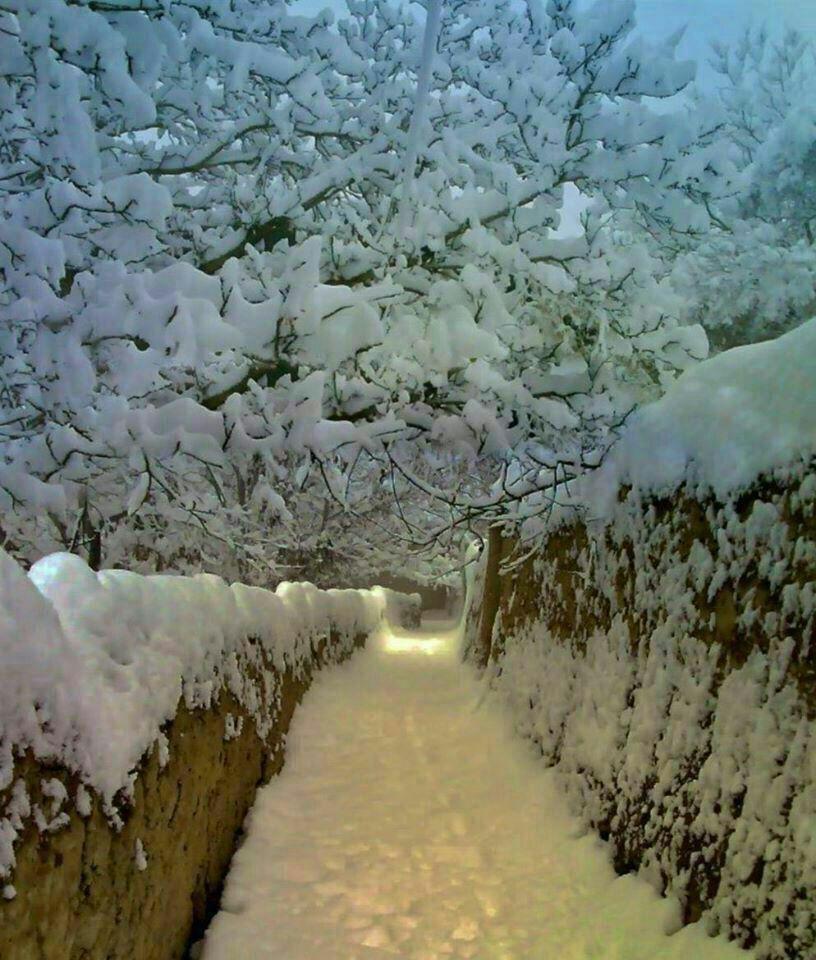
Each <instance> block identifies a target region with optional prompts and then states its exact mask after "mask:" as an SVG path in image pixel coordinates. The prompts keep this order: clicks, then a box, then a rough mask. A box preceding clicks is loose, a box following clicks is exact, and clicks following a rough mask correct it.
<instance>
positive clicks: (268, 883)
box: [198, 631, 749, 960]
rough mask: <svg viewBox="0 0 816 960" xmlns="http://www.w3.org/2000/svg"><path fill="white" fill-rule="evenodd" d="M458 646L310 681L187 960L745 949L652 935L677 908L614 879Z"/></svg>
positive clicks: (413, 959)
mask: <svg viewBox="0 0 816 960" xmlns="http://www.w3.org/2000/svg"><path fill="white" fill-rule="evenodd" d="M455 647H456V638H455V637H454V636H453V635H452V634H444V633H440V632H438V631H437V632H431V633H426V634H424V635H418V636H414V637H411V636H404V635H396V636H391V635H386V636H384V637H382V638H381V639H380V640H379V641H377V642H371V643H370V644H369V647H368V648H367V649H366V650H365V651H364V652H361V653H359V654H357V655H355V657H354V658H353V659H352V660H351V661H350V662H348V663H346V664H345V665H343V666H341V667H339V668H337V669H334V670H332V671H330V672H328V673H325V674H323V675H321V676H320V677H319V678H318V680H317V681H316V682H315V684H314V685H313V687H312V688H311V690H310V691H309V693H308V694H307V695H306V698H305V700H304V702H303V704H302V706H301V707H300V708H299V710H298V712H297V713H296V715H295V719H294V723H293V726H292V729H291V732H290V734H289V742H288V752H287V760H286V766H285V768H284V770H283V772H282V773H281V774H280V776H279V777H277V778H276V779H275V780H274V781H273V782H272V783H271V784H269V785H268V786H267V787H265V788H264V789H263V790H261V791H260V792H259V794H258V799H257V801H256V804H255V807H254V809H253V810H252V812H251V814H250V817H249V820H248V836H247V838H246V840H245V841H244V843H243V845H242V846H241V848H240V849H239V850H238V852H237V853H236V855H235V859H234V861H233V864H232V868H231V872H230V874H229V877H228V880H227V884H226V888H225V892H224V897H223V901H222V910H221V912H220V913H219V914H217V916H216V917H215V919H214V920H213V922H212V924H211V926H210V928H209V930H208V932H207V935H206V938H205V940H204V942H203V950H201V953H200V956H201V957H202V960H244V958H246V957H250V956H251V957H253V958H258V960H263V958H275V960H315V958H318V957H319V958H320V960H356V958H358V960H377V958H382V960H386V958H393V957H402V958H406V960H445V958H451V960H469V958H478V960H590V958H595V960H687V958H689V957H693V958H694V960H739V958H743V960H745V958H747V957H748V956H749V955H748V954H746V953H745V952H743V951H741V950H739V949H737V948H736V947H735V946H734V945H732V944H728V943H725V942H724V941H722V940H710V939H708V938H707V937H706V936H705V934H704V932H703V930H702V928H701V926H700V925H694V926H691V927H685V928H683V929H681V930H680V931H679V932H674V933H673V934H672V935H670V936H669V935H667V933H670V932H671V931H675V930H677V927H678V923H677V906H676V904H674V903H673V902H671V901H668V900H662V899H660V898H659V897H658V896H657V894H656V893H655V892H654V890H653V889H652V888H651V887H650V886H648V885H647V884H646V883H645V882H644V881H642V880H639V879H637V878H635V877H634V876H626V877H616V876H615V874H614V871H613V870H612V867H611V866H610V864H609V860H608V857H607V853H606V850H605V845H604V844H603V843H602V842H601V841H600V840H598V839H597V838H596V837H594V836H593V835H583V836H581V835H580V834H579V828H578V824H577V821H576V820H574V819H573V818H572V817H571V816H570V815H569V814H568V812H567V810H566V807H565V803H564V800H563V798H562V797H561V795H560V793H559V791H558V788H557V786H556V784H555V781H554V776H553V773H552V771H549V770H547V769H545V768H544V767H543V766H542V764H541V761H540V758H539V757H537V756H536V755H535V754H534V753H533V752H532V750H531V747H530V746H529V745H528V744H526V743H524V742H523V741H520V740H519V739H518V737H517V736H515V734H514V733H513V732H512V729H511V727H510V723H509V719H508V717H507V716H506V715H505V714H504V713H503V712H502V711H501V708H500V707H499V706H498V704H497V703H496V702H495V701H493V700H491V699H487V700H486V702H484V703H481V702H480V688H479V686H478V685H477V682H476V680H475V679H474V675H473V674H472V673H471V672H470V671H469V670H468V669H467V668H465V667H462V666H461V664H460V663H459V661H458V658H457V656H456V654H455ZM201 946H202V945H199V948H198V949H201Z"/></svg>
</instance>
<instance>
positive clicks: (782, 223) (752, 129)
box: [674, 30, 816, 348]
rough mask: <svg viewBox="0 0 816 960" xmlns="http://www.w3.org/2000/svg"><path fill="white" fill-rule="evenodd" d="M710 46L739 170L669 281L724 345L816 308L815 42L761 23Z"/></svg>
mask: <svg viewBox="0 0 816 960" xmlns="http://www.w3.org/2000/svg"><path fill="white" fill-rule="evenodd" d="M714 54H715V56H714V62H713V65H714V68H715V70H716V73H717V76H718V80H719V84H718V87H717V91H716V98H717V103H716V107H715V109H716V111H717V113H718V116H719V127H720V136H721V137H722V139H723V140H724V141H725V142H727V143H728V144H730V146H731V149H732V153H733V156H734V158H735V162H736V164H737V166H738V168H739V169H740V171H741V174H742V176H741V181H740V183H739V186H738V188H737V189H735V190H734V192H733V194H732V196H731V197H729V198H728V199H727V200H725V201H724V202H721V203H720V204H719V205H718V206H717V209H716V213H715V214H714V215H713V216H712V222H713V228H712V231H711V233H710V235H709V236H708V237H707V238H706V240H705V242H704V243H702V244H701V245H699V246H697V247H696V248H695V249H694V250H693V251H691V252H690V253H687V254H685V255H684V256H681V257H680V258H679V260H678V262H677V265H676V269H675V274H674V280H675V283H676V285H677V288H678V291H679V292H680V293H681V295H682V296H683V297H684V299H685V300H686V303H687V305H688V306H687V312H686V316H687V317H688V319H690V320H692V321H697V322H700V323H702V324H703V325H704V326H705V327H706V329H707V331H708V333H709V337H710V338H711V341H712V343H713V344H714V345H715V346H716V347H718V348H723V347H728V346H733V345H735V344H739V343H749V342H752V341H755V340H763V339H767V338H768V337H773V336H777V335H779V334H780V333H784V332H785V330H787V329H790V328H791V327H793V326H796V325H797V324H799V323H801V322H802V321H803V320H806V319H808V318H809V317H810V316H812V315H813V314H814V312H816V108H814V103H816V50H815V49H814V47H813V44H812V43H811V42H809V41H808V40H806V39H805V38H804V37H803V36H802V35H801V34H799V33H797V32H795V31H788V32H787V33H785V34H784V35H783V36H782V37H781V39H778V40H773V39H771V37H770V36H769V34H768V32H767V31H765V30H759V31H756V32H747V33H746V34H745V35H744V36H743V38H742V40H741V41H740V43H739V44H737V45H736V46H735V47H733V48H729V47H725V46H716V47H715V49H714ZM710 107H711V104H710V103H708V104H706V103H705V102H701V104H700V108H701V109H710Z"/></svg>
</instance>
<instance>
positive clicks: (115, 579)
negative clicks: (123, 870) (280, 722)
mask: <svg viewBox="0 0 816 960" xmlns="http://www.w3.org/2000/svg"><path fill="white" fill-rule="evenodd" d="M389 593H390V591H387V590H383V589H382V588H374V589H372V590H318V589H317V588H316V587H314V586H313V585H311V584H308V583H283V584H280V585H279V586H278V588H277V590H275V591H274V592H273V591H269V590H263V589H260V588H257V587H247V586H244V585H241V584H233V585H232V586H229V585H228V584H227V583H225V582H224V581H223V580H222V579H221V578H219V577H216V576H213V575H210V574H200V575H198V576H194V577H181V576H142V575H140V574H136V573H131V572H128V571H124V570H105V571H102V572H100V573H99V574H96V573H94V572H93V571H92V570H90V569H89V568H88V566H87V565H86V564H85V563H84V561H82V560H81V559H80V558H78V557H76V556H73V555H71V554H66V553H60V554H53V555H51V556H48V557H45V558H44V559H43V560H40V561H39V562H38V563H36V564H35V565H34V566H33V567H32V568H31V571H30V572H29V573H28V574H26V573H25V571H24V570H23V569H22V568H21V567H19V566H18V565H17V563H16V562H15V561H14V560H13V559H12V558H11V557H10V556H9V555H8V554H6V553H5V552H4V551H2V550H0V790H4V789H5V788H7V787H8V786H9V784H10V783H11V780H12V777H13V775H14V756H15V754H16V755H18V756H19V755H21V754H22V753H23V752H25V751H26V750H30V751H31V752H32V753H33V754H34V756H35V757H36V758H37V759H38V760H41V761H48V762H51V761H54V762H58V763H61V764H63V765H64V766H65V767H67V768H68V769H69V770H71V771H73V772H75V773H77V774H78V775H79V776H80V778H81V780H82V782H83V783H85V784H86V785H88V786H90V787H93V788H94V789H95V790H97V791H98V792H99V794H100V795H101V796H102V798H103V799H104V800H105V801H106V802H108V803H110V802H112V800H113V798H114V797H115V796H116V795H117V793H119V791H122V790H125V791H126V792H128V791H129V790H130V789H132V780H133V775H132V771H133V770H134V769H135V768H136V767H137V765H138V763H139V761H140V759H141V758H142V756H143V755H144V754H145V752H146V751H148V750H149V749H150V748H151V747H152V745H153V744H154V743H156V742H157V741H160V738H161V736H162V733H161V728H162V725H163V724H165V723H166V722H167V721H168V720H170V719H172V718H173V717H174V716H175V714H176V711H177V709H178V705H179V702H180V698H181V697H182V696H183V697H184V701H185V703H186V704H187V706H188V707H191V708H192V707H206V706H210V705H211V704H212V702H213V701H214V699H215V698H216V697H217V696H218V694H219V692H220V691H221V690H222V689H228V690H229V691H230V692H231V693H233V694H234V695H235V696H236V697H237V698H238V700H239V701H240V702H242V703H244V704H246V705H247V706H248V708H249V710H250V713H251V714H252V715H253V717H254V719H255V721H256V725H257V726H258V728H259V734H260V735H261V736H263V734H264V730H263V729H262V728H263V726H264V725H265V724H268V723H269V722H271V721H270V716H269V709H268V705H267V704H266V703H265V700H266V697H265V696H260V695H259V694H258V691H257V689H256V685H253V683H251V682H250V681H249V680H248V679H247V677H248V672H249V673H251V672H252V671H253V670H254V671H255V673H256V674H258V675H260V676H261V678H263V673H264V670H265V669H266V667H265V664H270V663H271V665H272V666H273V667H274V668H275V669H276V670H279V671H283V670H290V671H292V672H293V673H294V674H295V675H297V674H299V672H300V671H301V670H302V669H304V668H305V667H306V665H307V664H308V663H309V661H310V659H311V658H312V656H313V654H314V652H315V649H316V648H317V646H318V644H319V643H321V642H322V641H323V640H325V639H328V638H329V636H330V635H332V634H334V635H339V636H341V637H343V638H348V637H351V636H356V635H360V634H367V633H371V632H372V631H374V630H376V629H377V628H378V627H379V626H380V624H381V623H382V622H383V620H384V618H385V617H386V615H387V612H388V611H387V608H388V607H389V601H390V600H391V601H392V598H389ZM390 605H391V606H393V602H391V604H390ZM2 865H3V849H2V837H0V875H2Z"/></svg>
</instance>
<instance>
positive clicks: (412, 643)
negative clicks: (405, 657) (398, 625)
mask: <svg viewBox="0 0 816 960" xmlns="http://www.w3.org/2000/svg"><path fill="white" fill-rule="evenodd" d="M447 647H448V643H447V641H445V640H440V639H438V638H436V637H430V638H427V639H426V638H425V637H397V636H394V634H393V633H392V634H389V635H388V636H387V637H384V638H383V650H384V651H385V652H386V653H424V654H425V655H426V656H429V657H433V656H436V655H437V654H440V653H442V652H443V651H444V650H445V649H446V648H447Z"/></svg>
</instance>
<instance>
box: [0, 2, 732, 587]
mask: <svg viewBox="0 0 816 960" xmlns="http://www.w3.org/2000/svg"><path fill="white" fill-rule="evenodd" d="M633 9H634V5H633V3H629V2H627V3H619V4H615V5H614V6H611V5H609V4H606V3H599V4H597V5H596V6H595V7H593V8H592V9H591V10H590V11H588V12H586V13H582V14H581V16H580V17H578V16H577V15H576V12H575V8H574V4H573V2H571V0H550V2H548V3H547V4H546V7H541V6H540V5H539V4H538V3H536V2H534V0H529V2H525V3H522V4H517V3H511V2H509V0H508V2H505V0H501V2H498V3H496V2H492V0H491V2H489V3H488V2H482V0H448V2H446V3H445V4H444V8H443V16H442V21H441V26H440V35H439V44H438V51H437V53H436V56H435V57H434V60H433V63H432V69H431V70H430V84H429V85H430V97H429V102H428V109H427V115H426V119H425V121H424V123H417V124H415V125H414V126H415V129H414V131H413V132H414V133H415V134H416V135H417V136H418V137H419V142H418V143H414V144H413V153H414V154H415V155H416V157H417V165H416V172H415V176H414V178H413V181H412V182H411V189H410V191H408V192H407V193H406V195H405V196H402V197H401V195H400V184H401V182H402V177H401V175H400V172H401V165H402V163H403V162H404V158H405V157H406V156H407V155H408V154H409V147H410V146H411V144H409V142H408V136H409V132H410V131H411V117H412V113H413V105H414V92H415V88H416V78H417V75H418V73H419V71H420V68H421V62H420V51H421V42H420V38H421V32H422V24H421V23H419V22H417V21H416V20H415V19H414V17H413V15H412V14H411V12H410V10H409V9H407V8H405V7H402V6H398V5H390V4H389V3H387V2H385V0H352V2H351V3H350V5H349V11H350V12H349V15H348V17H346V18H344V19H341V20H340V21H339V22H338V23H337V24H336V25H333V24H332V22H331V19H330V16H329V15H328V14H321V15H319V16H318V17H315V18H306V17H301V16H294V15H291V14H290V13H289V12H288V10H287V8H286V6H285V4H284V3H282V2H278V3H268V2H264V3H259V2H254V0H232V2H229V3H227V2H221V0H185V2H180V0H5V2H4V3H3V6H2V10H3V12H2V21H0V23H1V24H2V32H1V33H0V36H1V37H2V41H1V42H2V48H1V49H0V54H2V57H0V60H2V63H3V64H4V65H5V66H4V68H3V69H4V78H5V80H6V82H7V91H6V96H5V99H4V101H3V102H2V104H0V134H2V136H0V140H2V143H3V147H2V150H3V153H2V155H1V156H0V159H1V160H2V174H1V175H0V177H1V178H0V203H2V207H3V212H4V218H3V222H2V226H0V270H2V274H3V279H4V289H5V293H4V294H3V299H2V301H0V309H2V312H3V320H4V325H3V333H2V337H3V344H2V346H3V355H4V357H5V361H4V363H3V366H2V369H1V370H0V382H2V390H3V405H4V419H3V423H2V428H1V429H2V438H3V462H2V465H1V466H0V486H2V490H3V491H4V497H5V505H6V506H7V507H8V508H9V511H10V513H11V519H10V520H9V521H8V523H7V530H6V533H7V536H8V537H9V539H10V543H11V545H13V546H14V547H15V548H16V550H17V552H18V554H19V555H22V556H28V557H30V556H32V555H34V554H37V553H38V552H41V551H42V550H44V549H48V548H52V547H53V546H55V545H57V544H61V545H63V546H66V547H74V548H76V547H77V546H78V545H79V544H80V543H81V542H82V541H87V542H88V543H90V542H97V541H98V538H99V536H100V532H102V534H104V538H103V539H104V543H105V545H106V550H107V553H106V556H105V558H104V559H105V562H110V561H111V560H112V559H113V560H116V561H118V560H119V558H120V557H121V558H122V559H123V560H124V559H125V557H126V554H127V551H128V550H133V551H135V552H136V553H139V554H141V552H148V553H149V552H150V551H156V552H158V553H160V554H161V555H162V556H163V557H164V558H165V559H164V561H163V562H172V563H173V564H174V565H177V564H178V563H182V562H187V561H185V558H193V557H204V558H205V560H206V562H207V563H208V564H210V565H212V566H216V567H221V568H224V565H225V564H226V560H225V555H229V556H230V557H233V558H236V557H237V558H238V559H237V560H236V561H235V562H236V563H238V566H239V567H241V565H242V564H243V565H244V566H246V564H250V565H252V564H256V563H260V564H261V565H262V566H263V556H264V552H265V551H267V550H268V549H269V547H270V545H271V544H273V543H276V542H277V541H276V540H275V536H277V534H274V533H270V528H271V527H274V528H275V529H278V528H280V530H284V529H285V527H286V523H287V522H288V520H287V514H286V511H288V512H289V514H290V515H292V516H297V515H298V510H297V507H296V506H295V508H294V509H293V504H292V503H291V502H286V504H285V507H284V506H283V505H282V502H281V501H282V498H281V494H280V492H279V491H281V490H283V491H284V492H285V493H286V495H287V496H289V495H290V494H291V496H292V497H294V498H295V499H297V496H299V493H298V494H297V495H296V494H295V492H294V491H290V490H289V488H288V486H287V484H288V483H289V477H290V475H291V474H295V475H297V474H298V473H299V471H301V470H303V471H305V475H306V476H313V475H314V476H318V475H319V477H320V479H321V480H322V481H323V482H324V483H329V478H330V477H331V476H333V475H335V474H336V475H337V476H338V477H341V478H345V480H346V482H345V483H337V484H336V489H334V490H332V489H331V487H330V486H327V488H326V491H327V494H328V495H329V496H330V497H331V498H332V499H333V500H335V501H337V502H338V506H341V507H342V508H343V510H345V511H346V512H347V513H350V512H351V511H352V510H353V509H356V508H355V507H354V504H352V503H350V502H348V501H344V499H343V498H344V497H347V495H348V494H347V493H346V492H345V491H347V490H348V491H350V490H352V489H353V488H355V486H356V485H358V484H360V483H362V482H363V481H362V480H360V479H359V476H360V475H359V474H358V479H357V480H355V481H354V482H348V478H349V476H350V475H352V471H353V470H357V471H360V470H363V473H364V476H365V477H366V478H367V479H366V480H365V483H366V484H367V490H368V495H369V497H370V498H372V500H373V501H376V502H377V503H380V502H381V500H380V495H381V493H382V491H383V489H386V490H387V488H388V486H389V485H391V486H392V487H393V486H394V485H395V484H396V483H397V480H396V479H395V478H396V477H399V481H398V482H399V484H400V485H401V486H402V487H403V488H404V490H406V491H407V490H408V489H409V488H410V489H412V490H413V491H414V493H413V494H412V495H411V496H414V497H416V498H417V501H418V502H421V503H422V504H423V505H422V506H421V507H418V508H417V509H418V510H419V511H420V513H422V515H423V516H424V518H425V520H426V521H428V522H429V523H430V524H431V529H432V531H433V530H434V529H437V528H435V527H434V522H433V520H431V519H429V518H430V517H432V516H433V511H434V510H437V509H439V508H440V505H441V509H442V511H443V513H444V518H443V519H442V520H441V521H440V523H441V526H440V527H439V528H438V530H443V529H445V530H456V531H459V530H461V529H467V528H469V527H471V526H472V525H473V523H474V522H476V520H478V518H485V517H492V516H495V515H500V514H501V513H502V511H504V512H505V513H507V511H508V509H509V510H510V512H512V511H514V510H516V509H517V505H518V503H519V502H520V500H522V499H523V498H524V497H526V496H528V495H529V494H530V493H531V492H534V491H536V490H540V489H545V488H548V487H549V486H550V485H551V484H552V482H553V479H554V478H559V479H567V478H569V477H570V476H573V475H575V474H576V472H579V471H580V470H582V469H585V468H587V467H591V466H593V465H594V464H595V463H597V462H598V459H599V457H600V456H601V455H602V452H603V450H604V449H605V447H606V446H607V445H608V444H609V442H611V439H612V438H613V437H614V431H615V429H616V428H617V427H618V426H619V425H620V424H621V423H622V422H623V421H624V420H625V418H626V416H627V415H628V413H629V412H630V411H631V410H632V409H633V407H634V406H635V405H636V404H637V403H638V402H639V401H640V400H642V399H643V398H644V397H648V396H650V395H654V393H655V392H657V391H659V390H660V389H661V387H662V385H663V384H664V383H665V382H666V380H667V379H670V378H671V377H672V376H674V375H675V374H676V373H677V372H678V371H680V370H682V369H683V368H684V367H685V366H687V365H688V364H690V363H692V362H694V361H695V360H696V359H699V358H701V357H702V356H703V355H704V353H705V349H706V344H705V337H704V336H703V335H702V333H701V331H700V330H699V328H697V327H694V326H688V325H684V324H682V323H680V322H678V319H677V316H676V314H677V312H678V311H677V304H676V301H675V300H674V299H673V296H672V293H671V291H670V290H669V289H668V287H667V285H666V284H665V283H662V282H660V280H659V277H660V275H661V273H663V272H665V269H664V266H663V264H662V263H661V262H660V261H659V259H656V258H658V257H659V252H658V251H657V250H656V248H655V247H654V244H652V242H651V239H650V237H651V235H653V234H654V233H655V232H658V231H659V232H660V233H661V235H662V236H677V237H683V238H688V237H690V236H698V235H699V234H700V233H701V232H704V231H706V230H707V229H708V228H709V225H710V217H709V213H708V210H710V209H711V208H712V204H713V203H714V201H715V200H716V199H717V197H718V191H719V190H720V189H721V182H722V174H723V172H724V171H726V169H727V158H724V157H723V151H722V148H721V145H720V144H718V143H716V142H714V141H712V140H711V138H710V137H709V136H708V131H706V130H704V129H703V128H702V127H701V126H699V125H698V124H697V122H696V120H695V118H694V117H692V116H686V117H683V118H682V119H681V118H678V117H677V116H675V115H672V116H669V115H667V114H666V113H665V112H660V111H656V110H655V109H654V107H653V105H652V104H653V102H654V101H655V99H665V98H671V97H673V96H675V95H676V94H677V93H678V92H679V91H681V90H682V89H684V87H685V86H686V85H687V84H688V83H689V81H690V80H691V77H692V75H693V67H692V65H690V64H687V63H678V62H677V61H676V60H675V59H674V49H673V46H674V45H673V43H668V44H665V45H663V46H662V47H661V48H659V49H651V48H650V47H648V45H647V44H646V43H645V41H643V40H642V39H640V38H638V37H636V36H635V35H634V34H633V28H634V16H633ZM69 128H70V136H68V135H66V130H67V129H69ZM412 135H413V134H412ZM569 184H572V185H574V186H576V187H578V188H579V189H580V190H581V191H582V192H583V194H584V195H585V196H586V197H587V198H589V204H588V207H587V209H586V211H585V212H584V214H583V221H582V222H583V233H582V235H581V236H579V237H573V238H563V237H560V236H558V235H557V234H555V233H554V231H553V227H554V226H556V225H557V220H558V215H559V210H560V208H561V205H562V202H563V194H564V189H565V187H566V186H567V185H569ZM398 227H399V228H398ZM656 276H657V277H658V279H655V277H656ZM441 451H444V452H445V453H446V454H450V455H453V456H459V455H461V456H463V457H465V459H463V460H462V461H461V463H462V464H465V465H467V464H471V465H472V464H473V463H474V462H475V464H476V467H474V476H476V477H477V478H478V480H479V484H480V486H479V489H478V490H476V489H472V485H471V486H468V483H467V482H466V481H464V480H462V483H461V484H460V486H461V487H462V489H464V488H466V487H467V492H466V494H465V495H464V498H462V497H460V496H459V495H458V494H457V495H456V496H455V497H453V498H452V497H451V495H450V491H447V492H446V491H445V490H444V488H442V487H440V486H439V485H438V483H437V482H436V481H437V479H438V476H437V474H439V471H438V469H437V467H436V466H434V463H435V461H434V460H433V458H434V457H438V456H439V455H440V452H441ZM468 457H470V458H471V459H467V458H468ZM429 458H430V459H429ZM472 458H475V461H474V460H473V459H472ZM429 463H430V464H431V466H428V464H429ZM295 464H299V466H295ZM361 464H362V465H364V469H363V467H361ZM466 468H467V467H466ZM445 469H447V468H445ZM462 469H465V468H460V470H459V473H460V475H461V472H462ZM467 469H469V468H467ZM439 476H441V477H442V478H443V479H444V482H448V481H449V480H450V477H449V476H446V474H445V470H442V471H441V474H439ZM435 478H436V479H435ZM460 479H461V476H460ZM458 482H459V481H457V483H458ZM491 484H493V485H494V486H493V488H492V489H491ZM294 487H295V488H296V489H297V491H302V490H304V489H305V488H304V486H303V484H302V483H296V484H295V485H294ZM266 491H271V492H272V493H271V494H269V493H267V492H266ZM391 492H392V497H391V499H390V500H389V501H388V505H386V504H385V501H382V503H383V505H382V508H381V510H380V513H381V516H380V519H379V521H378V522H380V523H381V525H382V526H383V527H384V529H386V530H389V531H390V530H392V529H394V528H393V527H392V526H391V525H392V524H396V525H397V526H399V525H400V524H402V523H403V518H402V517H401V516H400V512H399V505H398V503H397V502H396V501H395V500H394V497H393V493H394V491H393V489H392V491H391ZM433 504H436V506H435V507H434V506H433ZM276 525H277V527H276ZM341 526H342V524H341ZM337 529H338V531H339V530H340V528H339V527H338V528H337ZM337 536H342V537H346V536H347V533H342V534H341V533H340V532H338V534H337ZM431 540H433V536H431ZM114 548H115V549H114ZM112 549H113V554H112V553H111V550H112ZM170 558H175V559H170ZM190 562H193V561H190ZM230 569H232V567H231V568H230Z"/></svg>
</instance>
